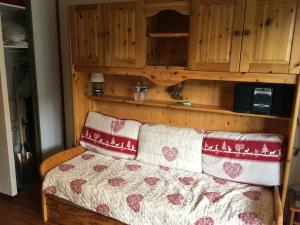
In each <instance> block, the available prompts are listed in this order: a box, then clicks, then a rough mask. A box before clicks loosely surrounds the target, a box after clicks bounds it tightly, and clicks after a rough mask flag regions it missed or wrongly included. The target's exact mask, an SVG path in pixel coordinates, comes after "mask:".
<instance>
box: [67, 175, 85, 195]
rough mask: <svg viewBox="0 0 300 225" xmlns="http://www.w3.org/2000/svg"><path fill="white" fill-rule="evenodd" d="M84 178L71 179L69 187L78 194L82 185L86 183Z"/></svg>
mask: <svg viewBox="0 0 300 225" xmlns="http://www.w3.org/2000/svg"><path fill="white" fill-rule="evenodd" d="M86 182H87V181H86V180H83V179H77V180H73V181H71V183H70V186H71V189H72V191H73V192H75V193H76V194H80V193H81V191H82V186H83V185H84V184H85V183H86Z"/></svg>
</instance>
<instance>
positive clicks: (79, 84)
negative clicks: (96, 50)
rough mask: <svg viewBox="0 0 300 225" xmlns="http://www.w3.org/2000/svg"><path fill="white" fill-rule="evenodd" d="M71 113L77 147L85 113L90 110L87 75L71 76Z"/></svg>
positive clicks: (75, 74)
mask: <svg viewBox="0 0 300 225" xmlns="http://www.w3.org/2000/svg"><path fill="white" fill-rule="evenodd" d="M72 88H73V111H74V145H78V144H79V142H78V140H79V137H80V134H81V130H82V127H83V125H84V122H85V119H86V116H87V113H88V112H89V111H90V108H91V101H89V100H88V98H87V96H88V94H89V74H88V73H75V72H73V75H72Z"/></svg>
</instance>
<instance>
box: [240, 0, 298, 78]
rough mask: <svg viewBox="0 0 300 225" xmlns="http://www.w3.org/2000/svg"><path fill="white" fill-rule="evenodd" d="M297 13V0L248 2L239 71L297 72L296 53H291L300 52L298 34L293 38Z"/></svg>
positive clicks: (252, 0) (256, 0)
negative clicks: (297, 48)
mask: <svg viewBox="0 0 300 225" xmlns="http://www.w3.org/2000/svg"><path fill="white" fill-rule="evenodd" d="M297 13H298V14H299V12H297V0H251V1H247V6H246V15H245V24H244V32H243V45H242V54H241V65H240V71H241V72H263V73H299V69H297V65H295V64H299V63H300V58H299V53H298V56H297V54H295V53H293V54H292V51H299V50H296V49H295V48H296V46H297V45H298V47H299V38H300V36H295V37H294V31H295V22H296V21H295V18H296V14H297ZM298 17H299V16H298ZM299 22H300V21H298V23H299ZM298 27H299V24H298ZM297 29H298V30H299V29H300V28H297ZM297 32H298V33H299V31H297ZM293 41H294V47H293ZM293 49H294V50H293ZM291 56H292V58H291ZM297 58H298V59H297ZM297 60H298V62H297Z"/></svg>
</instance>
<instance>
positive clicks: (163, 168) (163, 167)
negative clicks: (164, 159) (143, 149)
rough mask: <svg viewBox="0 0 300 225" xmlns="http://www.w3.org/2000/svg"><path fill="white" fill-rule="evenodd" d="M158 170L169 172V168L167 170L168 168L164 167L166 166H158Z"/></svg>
mask: <svg viewBox="0 0 300 225" xmlns="http://www.w3.org/2000/svg"><path fill="white" fill-rule="evenodd" d="M159 168H160V169H161V170H164V171H169V170H170V168H169V167H166V166H159Z"/></svg>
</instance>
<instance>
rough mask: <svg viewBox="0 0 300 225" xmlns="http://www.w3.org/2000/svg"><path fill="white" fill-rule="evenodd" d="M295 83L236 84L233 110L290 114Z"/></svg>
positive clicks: (267, 113) (277, 114) (276, 114)
mask: <svg viewBox="0 0 300 225" xmlns="http://www.w3.org/2000/svg"><path fill="white" fill-rule="evenodd" d="M294 92H295V88H294V86H293V85H281V84H255V83H240V84H237V85H236V86H235V91H234V102H233V111H234V112H240V113H255V114H266V115H275V116H286V117H288V116H290V115H291V113H292V107H293V99H294Z"/></svg>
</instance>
